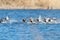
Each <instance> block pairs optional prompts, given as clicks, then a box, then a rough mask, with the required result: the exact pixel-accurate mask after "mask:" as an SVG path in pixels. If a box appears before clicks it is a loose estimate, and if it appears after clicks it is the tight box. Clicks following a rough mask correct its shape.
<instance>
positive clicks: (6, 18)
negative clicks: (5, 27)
mask: <svg viewBox="0 0 60 40" xmlns="http://www.w3.org/2000/svg"><path fill="white" fill-rule="evenodd" d="M17 22H18V21H17V20H10V17H9V16H6V17H5V18H4V19H0V23H17ZM22 22H27V20H26V19H22ZM29 22H30V23H34V24H35V23H37V22H40V23H45V24H46V23H49V24H53V23H60V22H59V21H57V19H56V18H44V19H42V17H41V16H39V17H38V18H37V19H33V18H32V17H30V18H29Z"/></svg>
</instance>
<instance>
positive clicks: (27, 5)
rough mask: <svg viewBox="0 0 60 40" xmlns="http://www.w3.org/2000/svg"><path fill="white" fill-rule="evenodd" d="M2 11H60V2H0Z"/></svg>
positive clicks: (34, 0)
mask: <svg viewBox="0 0 60 40" xmlns="http://www.w3.org/2000/svg"><path fill="white" fill-rule="evenodd" d="M0 9H60V0H0Z"/></svg>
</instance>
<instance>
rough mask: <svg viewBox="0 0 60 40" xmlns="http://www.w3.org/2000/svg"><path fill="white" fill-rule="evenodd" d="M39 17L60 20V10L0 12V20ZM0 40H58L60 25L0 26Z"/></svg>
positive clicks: (25, 24)
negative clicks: (8, 17)
mask: <svg viewBox="0 0 60 40" xmlns="http://www.w3.org/2000/svg"><path fill="white" fill-rule="evenodd" d="M39 15H41V16H42V18H45V17H50V18H52V17H56V18H57V19H60V10H0V18H4V17H6V16H10V18H11V19H15V20H18V21H21V20H22V19H23V18H26V19H27V20H28V19H29V18H30V17H33V18H37V17H38V16H39ZM0 40H60V24H27V23H21V24H9V23H6V24H0Z"/></svg>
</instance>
